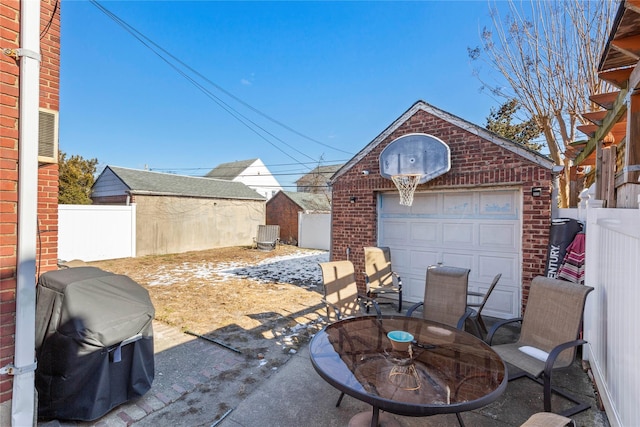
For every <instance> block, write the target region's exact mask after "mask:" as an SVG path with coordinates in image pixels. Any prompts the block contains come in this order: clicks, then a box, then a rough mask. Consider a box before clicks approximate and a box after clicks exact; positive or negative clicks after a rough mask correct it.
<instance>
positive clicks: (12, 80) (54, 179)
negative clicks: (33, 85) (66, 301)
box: [0, 0, 60, 403]
mask: <svg viewBox="0 0 640 427" xmlns="http://www.w3.org/2000/svg"><path fill="white" fill-rule="evenodd" d="M55 5H56V1H55V0H43V1H42V2H41V20H40V26H41V28H42V29H44V28H45V26H47V24H48V23H49V22H50V21H51V25H50V26H49V29H48V30H47V32H46V34H45V35H44V37H42V38H41V40H40V43H41V54H42V62H41V64H40V67H41V69H40V107H43V108H48V109H51V110H56V111H57V110H59V86H60V6H59V5H58V7H57V9H56V6H55ZM54 10H55V14H54ZM0 28H1V30H0V46H2V47H3V48H4V47H7V48H19V47H20V46H19V40H20V34H19V32H20V2H19V1H18V0H6V1H5V0H3V1H2V3H0ZM19 90H20V87H19V67H18V63H17V62H16V60H14V59H13V58H11V57H9V56H6V55H3V54H0V108H1V114H0V194H1V198H0V366H6V365H7V364H9V363H12V362H13V354H14V343H15V341H14V334H15V312H16V245H17V239H18V237H17V231H18V227H17V222H18V204H17V202H18V123H19V122H18V121H19V119H20V118H19V117H18V96H19ZM38 233H39V237H38V239H37V242H36V244H37V254H36V255H37V265H36V267H37V273H38V274H41V273H43V272H45V271H48V270H52V269H55V268H56V264H57V258H58V255H57V246H58V165H57V164H52V165H40V167H39V169H38ZM34 286H35V283H34ZM11 393H12V381H11V378H10V377H9V376H6V375H3V376H0V403H2V402H5V401H7V400H9V399H11Z"/></svg>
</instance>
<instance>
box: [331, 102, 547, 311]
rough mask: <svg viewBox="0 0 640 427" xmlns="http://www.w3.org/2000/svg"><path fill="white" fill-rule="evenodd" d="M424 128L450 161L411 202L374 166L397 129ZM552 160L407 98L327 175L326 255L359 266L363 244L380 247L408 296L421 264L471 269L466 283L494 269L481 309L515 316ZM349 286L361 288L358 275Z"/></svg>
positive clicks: (420, 284) (540, 260) (414, 295)
mask: <svg viewBox="0 0 640 427" xmlns="http://www.w3.org/2000/svg"><path fill="white" fill-rule="evenodd" d="M413 133H424V134H428V135H432V136H433V137H436V138H439V139H440V140H441V141H442V142H444V144H446V145H447V146H448V148H449V150H450V158H451V168H450V170H449V171H448V172H446V173H444V174H443V175H441V176H438V177H437V178H435V179H433V180H431V181H427V182H426V183H424V184H421V185H419V186H418V187H417V191H416V193H415V197H414V201H413V205H412V206H411V207H407V206H402V205H400V204H399V196H398V190H397V189H396V187H395V186H394V183H393V182H392V181H391V180H390V179H386V178H384V177H382V176H381V175H380V161H379V157H380V153H381V151H382V150H383V149H384V148H385V147H387V146H388V145H389V144H390V143H391V142H392V141H394V140H395V139H397V138H399V137H400V136H403V135H407V134H413ZM552 166H553V163H552V161H551V160H550V159H549V158H547V157H545V156H542V155H540V154H539V153H537V152H534V151H531V150H528V149H527V148H526V147H524V146H523V145H521V144H517V143H514V142H512V141H509V140H506V139H503V138H501V137H500V136H498V135H496V134H493V133H491V132H489V131H487V130H486V129H484V128H482V127H479V126H477V125H474V124H472V123H469V122H467V121H465V120H463V119H461V118H459V117H456V116H454V115H452V114H449V113H447V112H445V111H442V110H440V109H438V108H435V107H433V106H432V105H429V104H427V103H425V102H423V101H418V102H416V103H415V104H414V105H413V106H412V107H411V108H410V109H409V110H408V111H406V112H405V113H404V114H403V115H402V116H400V117H399V118H398V119H397V120H396V121H395V122H393V123H392V124H391V125H390V126H389V127H388V128H387V129H385V130H384V131H383V132H382V133H381V134H380V135H378V136H377V137H376V138H375V139H374V140H373V141H371V142H370V143H369V144H368V145H367V146H366V147H364V148H363V149H362V150H361V151H360V152H359V153H358V154H356V155H355V157H353V158H352V159H351V160H349V161H348V162H347V163H346V165H345V166H344V167H342V168H341V169H340V170H339V171H338V172H337V173H336V174H335V175H334V176H333V178H332V181H331V184H332V192H333V195H332V204H331V206H332V227H331V233H332V236H331V258H332V259H334V260H336V259H344V258H345V257H349V259H350V260H351V261H353V263H354V264H355V269H356V271H363V270H364V252H363V247H364V246H372V245H379V246H389V247H390V248H391V252H392V257H393V262H394V268H395V269H397V270H398V272H399V273H400V275H401V277H402V282H403V293H404V295H405V296H406V299H407V300H408V301H418V300H421V298H422V297H423V295H424V280H425V273H426V268H427V266H429V265H433V264H436V263H438V262H442V263H444V264H445V265H454V266H459V267H466V268H470V269H471V273H470V276H469V288H470V290H485V289H486V287H487V286H488V284H489V283H490V282H491V279H492V278H493V276H494V275H495V274H497V273H502V278H501V280H500V283H499V285H498V287H497V288H496V289H495V291H494V293H493V294H492V300H491V301H490V304H489V305H487V307H486V313H487V314H489V313H491V315H493V316H497V317H503V318H508V317H512V316H519V315H520V314H521V309H522V307H523V305H524V304H525V303H526V299H527V294H528V288H529V284H530V283H531V280H532V279H533V277H534V276H536V275H539V274H542V273H543V271H544V268H545V260H546V256H547V243H548V240H549V227H550V223H551V205H552V202H551V200H552V182H553V175H552ZM358 285H359V286H361V287H364V282H363V279H362V277H360V276H359V277H358Z"/></svg>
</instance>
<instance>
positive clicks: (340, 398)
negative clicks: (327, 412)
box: [336, 392, 344, 408]
mask: <svg viewBox="0 0 640 427" xmlns="http://www.w3.org/2000/svg"><path fill="white" fill-rule="evenodd" d="M343 397H344V392H342V393H340V397H339V398H338V402H337V403H336V408H337V407H338V406H340V403H342V398H343Z"/></svg>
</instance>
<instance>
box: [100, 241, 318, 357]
mask: <svg viewBox="0 0 640 427" xmlns="http://www.w3.org/2000/svg"><path fill="white" fill-rule="evenodd" d="M322 261H328V253H327V252H325V251H317V250H305V249H300V248H297V247H295V246H288V245H280V246H278V247H277V248H276V249H275V250H273V251H259V250H257V249H252V248H249V247H232V248H220V249H211V250H207V251H200V252H187V253H183V254H173V255H158V256H146V257H140V258H126V259H118V260H109V261H99V262H92V263H89V264H90V265H92V266H95V267H99V268H101V269H103V270H106V271H111V272H113V273H118V274H125V275H127V276H129V277H131V278H132V279H133V280H135V281H136V282H138V283H139V284H141V285H142V286H144V287H145V288H146V289H148V291H149V293H150V295H151V299H152V301H153V304H154V307H155V310H156V319H157V320H159V321H162V322H165V323H167V324H169V325H172V326H176V327H178V328H181V329H182V330H183V331H185V332H187V333H190V334H195V335H200V336H204V337H205V338H210V339H213V340H216V341H218V342H221V343H224V344H225V345H228V346H231V347H233V348H235V349H238V350H240V351H241V352H242V353H243V354H245V355H246V356H248V357H250V358H251V357H258V356H260V357H261V356H263V354H264V353H265V352H267V351H270V352H272V354H271V356H272V357H271V358H270V359H271V360H270V363H273V364H276V365H277V364H278V363H279V360H278V359H279V358H275V360H274V357H273V356H275V355H274V354H273V352H274V351H275V352H277V351H278V349H279V350H280V351H281V352H282V353H283V355H284V354H286V353H289V352H291V351H292V350H293V351H295V350H296V349H297V348H298V347H299V345H300V344H302V343H304V342H307V341H308V340H309V338H310V335H312V334H313V333H314V332H315V331H317V330H318V329H319V328H321V327H322V326H323V321H324V317H325V316H326V310H325V308H324V306H323V305H322V303H321V298H322V295H321V293H322V285H321V273H320V268H319V267H318V262H322Z"/></svg>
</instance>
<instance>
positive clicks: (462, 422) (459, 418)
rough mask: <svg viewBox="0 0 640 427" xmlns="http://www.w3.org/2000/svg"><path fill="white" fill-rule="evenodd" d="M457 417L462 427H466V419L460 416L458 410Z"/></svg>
mask: <svg viewBox="0 0 640 427" xmlns="http://www.w3.org/2000/svg"><path fill="white" fill-rule="evenodd" d="M456 417H457V418H458V423H459V424H460V427H464V421H462V417H461V416H460V412H456Z"/></svg>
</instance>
